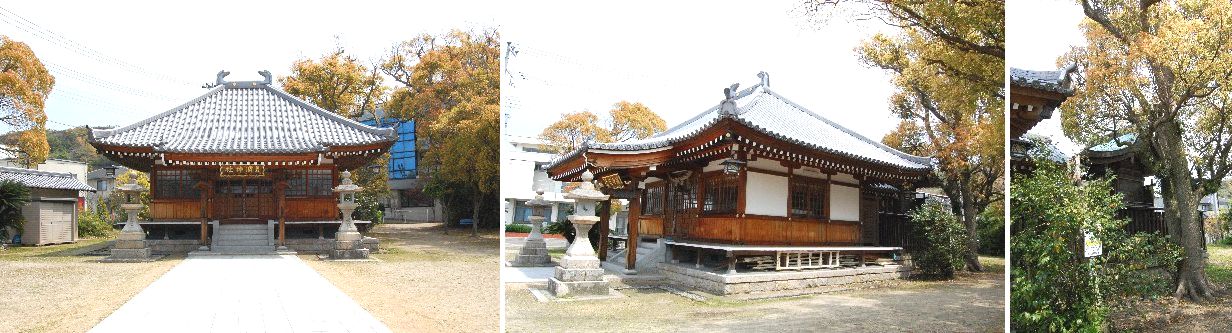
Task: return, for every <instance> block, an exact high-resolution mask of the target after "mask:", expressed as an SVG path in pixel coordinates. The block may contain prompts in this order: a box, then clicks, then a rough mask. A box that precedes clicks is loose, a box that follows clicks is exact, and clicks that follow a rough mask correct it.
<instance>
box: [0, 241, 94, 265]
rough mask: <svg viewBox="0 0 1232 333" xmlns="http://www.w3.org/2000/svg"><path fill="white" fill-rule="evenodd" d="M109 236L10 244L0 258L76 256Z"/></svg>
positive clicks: (1, 252) (0, 254) (0, 253)
mask: <svg viewBox="0 0 1232 333" xmlns="http://www.w3.org/2000/svg"><path fill="white" fill-rule="evenodd" d="M110 240H111V239H110V238H91V239H82V240H80V241H78V242H76V243H71V244H56V245H46V246H11V247H9V248H8V250H5V251H0V260H17V259H26V258H32V257H68V256H76V255H78V254H81V253H82V252H85V251H87V250H90V249H93V248H96V247H98V246H101V245H102V244H103V243H106V242H108V241H110Z"/></svg>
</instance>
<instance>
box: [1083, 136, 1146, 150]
mask: <svg viewBox="0 0 1232 333" xmlns="http://www.w3.org/2000/svg"><path fill="white" fill-rule="evenodd" d="M1136 141H1138V135H1137V134H1134V133H1128V134H1123V135H1121V136H1118V137H1116V139H1112V141H1108V142H1104V143H1101V144H1098V145H1094V146H1091V148H1087V150H1090V151H1093V152H1115V151H1119V150H1122V149H1125V148H1129V146H1131V145H1133V144H1134V142H1136Z"/></svg>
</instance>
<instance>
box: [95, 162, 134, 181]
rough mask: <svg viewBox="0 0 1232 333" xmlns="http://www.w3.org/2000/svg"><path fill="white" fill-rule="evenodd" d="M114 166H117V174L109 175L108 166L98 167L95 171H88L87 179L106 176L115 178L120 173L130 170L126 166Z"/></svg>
mask: <svg viewBox="0 0 1232 333" xmlns="http://www.w3.org/2000/svg"><path fill="white" fill-rule="evenodd" d="M114 167H115V175H112V176H107V168H98V169H94V171H90V172H87V173H86V179H99V178H104V177H105V178H110V179H115V177H116V176H119V175H122V174H124V173H126V172H128V168H126V167H122V166H118V165H116V166H114Z"/></svg>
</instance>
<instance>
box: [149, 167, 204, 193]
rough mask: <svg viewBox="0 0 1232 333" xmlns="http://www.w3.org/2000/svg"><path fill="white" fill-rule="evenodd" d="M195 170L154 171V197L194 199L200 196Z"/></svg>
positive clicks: (198, 172)
mask: <svg viewBox="0 0 1232 333" xmlns="http://www.w3.org/2000/svg"><path fill="white" fill-rule="evenodd" d="M199 180H201V172H200V171H197V170H158V171H156V172H155V173H154V197H155V198H158V199H195V198H200V197H201V190H200V189H197V181H199Z"/></svg>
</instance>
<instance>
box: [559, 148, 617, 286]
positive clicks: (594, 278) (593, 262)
mask: <svg viewBox="0 0 1232 333" xmlns="http://www.w3.org/2000/svg"><path fill="white" fill-rule="evenodd" d="M594 178H595V176H594V174H592V173H590V171H589V170H587V171H586V172H584V173H582V184H581V186H578V188H576V189H574V190H573V191H569V193H566V194H565V198H566V199H573V200H574V201H575V203H574V207H576V210H575V211H574V215H569V216H568V218H569V221H570V222H573V229H574V231H575V232H576V233H575V235H577V236H575V237H574V238H573V244H570V245H569V249H568V250H566V251H565V257H564V258H561V260H560V266H557V267H556V272H555V274H554V275H553V277H552V278H551V279H549V280H548V290H551V291H552V294H554V295H556V297H568V296H575V295H591V296H597V295H608V294H609V291H608V282H607V280H604V279H603V269H602V268H600V267H599V258H598V257H596V256H595V250H594V248H592V247H591V245H590V237H588V235H590V228H591V227H593V226H594V225H595V223H597V222H599V217H598V216H596V215H595V206H596V204H597V203H598V202H599V201H603V200H607V199H608V196H607V195H606V194H603V193H602V192H599V191H598V190H595V184H594V183H592V181H593V180H594Z"/></svg>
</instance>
